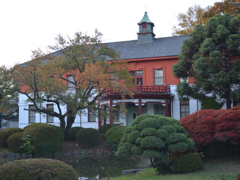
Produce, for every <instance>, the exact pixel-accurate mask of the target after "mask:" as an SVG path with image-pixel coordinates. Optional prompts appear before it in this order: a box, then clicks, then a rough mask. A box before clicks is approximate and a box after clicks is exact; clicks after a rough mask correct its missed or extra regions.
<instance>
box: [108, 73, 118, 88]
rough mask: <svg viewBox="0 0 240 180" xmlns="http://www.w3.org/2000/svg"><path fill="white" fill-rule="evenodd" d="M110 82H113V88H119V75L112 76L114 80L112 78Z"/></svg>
mask: <svg viewBox="0 0 240 180" xmlns="http://www.w3.org/2000/svg"><path fill="white" fill-rule="evenodd" d="M110 81H112V83H113V86H117V83H118V76H117V74H112V78H111V80H110Z"/></svg>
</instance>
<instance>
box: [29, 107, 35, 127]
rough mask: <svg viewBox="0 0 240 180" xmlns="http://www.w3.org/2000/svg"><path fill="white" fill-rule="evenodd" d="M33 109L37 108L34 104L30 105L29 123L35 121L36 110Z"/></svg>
mask: <svg viewBox="0 0 240 180" xmlns="http://www.w3.org/2000/svg"><path fill="white" fill-rule="evenodd" d="M31 109H35V107H34V105H29V123H35V120H36V118H35V111H31Z"/></svg>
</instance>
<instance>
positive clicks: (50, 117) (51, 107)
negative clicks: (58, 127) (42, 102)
mask: <svg viewBox="0 0 240 180" xmlns="http://www.w3.org/2000/svg"><path fill="white" fill-rule="evenodd" d="M47 109H50V110H53V104H47ZM47 123H53V116H49V115H47Z"/></svg>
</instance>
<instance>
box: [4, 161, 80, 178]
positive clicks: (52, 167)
mask: <svg viewBox="0 0 240 180" xmlns="http://www.w3.org/2000/svg"><path fill="white" fill-rule="evenodd" d="M0 179H2V180H8V179H14V180H38V179H42V180H43V179H55V180H77V179H78V174H77V172H76V171H75V170H74V169H73V167H71V166H70V165H68V164H65V163H64V162H62V161H58V160H54V159H23V160H15V161H11V162H8V163H6V164H3V165H2V166H0Z"/></svg>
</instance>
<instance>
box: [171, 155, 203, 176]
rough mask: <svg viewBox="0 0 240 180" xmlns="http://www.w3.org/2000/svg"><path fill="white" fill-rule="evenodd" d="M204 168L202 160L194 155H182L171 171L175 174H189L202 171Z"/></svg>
mask: <svg viewBox="0 0 240 180" xmlns="http://www.w3.org/2000/svg"><path fill="white" fill-rule="evenodd" d="M203 167H204V164H203V161H202V159H201V158H200V157H199V156H197V155H196V154H193V153H188V154H185V155H181V156H180V157H179V158H178V159H177V160H176V161H175V162H174V164H173V165H172V166H170V169H171V171H172V172H174V173H189V172H193V171H200V170H202V169H203Z"/></svg>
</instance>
